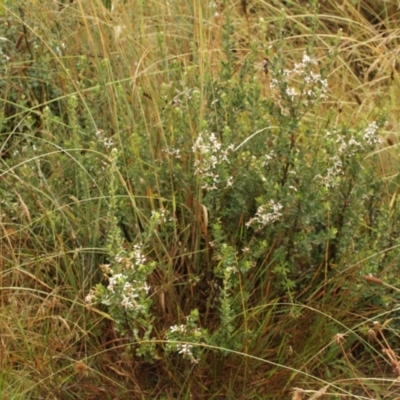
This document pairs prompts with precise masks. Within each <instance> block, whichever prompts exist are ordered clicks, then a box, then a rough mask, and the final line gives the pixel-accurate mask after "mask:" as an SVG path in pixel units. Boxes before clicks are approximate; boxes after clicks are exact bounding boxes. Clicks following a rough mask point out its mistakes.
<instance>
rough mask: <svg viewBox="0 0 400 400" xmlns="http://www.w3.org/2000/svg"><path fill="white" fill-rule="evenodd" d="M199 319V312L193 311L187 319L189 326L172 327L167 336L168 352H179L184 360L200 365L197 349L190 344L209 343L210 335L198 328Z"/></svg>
mask: <svg viewBox="0 0 400 400" xmlns="http://www.w3.org/2000/svg"><path fill="white" fill-rule="evenodd" d="M198 318H199V312H198V310H193V311H192V312H191V313H190V314H189V316H188V317H187V318H186V319H187V324H186V325H185V324H179V325H173V326H170V328H169V330H168V331H167V332H166V334H165V336H166V339H167V341H168V342H169V343H168V345H167V348H166V349H167V351H170V352H178V353H179V354H181V355H182V357H183V358H184V359H187V360H189V361H190V362H191V363H198V359H197V357H196V353H197V350H198V349H197V348H196V347H193V344H190V343H199V342H200V341H207V340H208V334H207V332H206V331H205V330H204V329H201V328H199V327H198V326H197V321H198Z"/></svg>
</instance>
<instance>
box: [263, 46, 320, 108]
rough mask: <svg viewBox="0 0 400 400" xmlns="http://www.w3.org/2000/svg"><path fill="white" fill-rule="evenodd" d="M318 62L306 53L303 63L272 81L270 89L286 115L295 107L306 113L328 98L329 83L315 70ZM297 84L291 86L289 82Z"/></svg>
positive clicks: (295, 65)
mask: <svg viewBox="0 0 400 400" xmlns="http://www.w3.org/2000/svg"><path fill="white" fill-rule="evenodd" d="M317 65H318V62H317V61H316V60H315V59H313V58H312V57H310V56H309V55H308V54H306V53H304V54H303V58H302V61H301V63H296V64H294V67H293V69H284V70H283V71H280V75H281V76H277V74H274V75H275V76H274V77H273V78H272V79H271V80H270V87H271V91H272V94H273V97H274V100H275V101H276V103H277V105H278V106H279V107H280V108H281V110H282V111H283V112H284V113H288V112H289V110H290V109H292V108H293V107H295V108H297V107H300V106H301V107H302V108H303V110H302V111H305V110H306V109H307V108H309V107H310V106H313V105H315V104H316V103H317V102H318V101H320V100H324V99H326V98H327V93H328V81H327V80H326V79H324V78H323V77H322V76H321V74H320V73H317V72H314V71H313V70H314V69H315V68H316V67H317ZM289 80H290V81H293V82H297V85H296V86H289V85H288V81H289Z"/></svg>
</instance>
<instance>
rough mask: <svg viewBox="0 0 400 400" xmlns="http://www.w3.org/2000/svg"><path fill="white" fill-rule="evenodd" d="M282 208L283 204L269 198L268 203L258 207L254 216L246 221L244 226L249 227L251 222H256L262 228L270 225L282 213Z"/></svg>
mask: <svg viewBox="0 0 400 400" xmlns="http://www.w3.org/2000/svg"><path fill="white" fill-rule="evenodd" d="M282 208H283V206H282V205H281V204H280V203H276V202H275V201H274V200H270V201H269V202H268V204H264V205H262V206H260V207H258V209H257V212H256V215H255V217H254V218H251V219H250V220H249V221H248V222H247V223H246V226H247V227H250V226H251V225H252V224H254V223H257V224H259V225H260V228H262V227H264V226H267V225H270V224H272V223H273V222H275V221H278V220H279V219H280V218H281V216H282V213H281V212H280V211H281V209H282Z"/></svg>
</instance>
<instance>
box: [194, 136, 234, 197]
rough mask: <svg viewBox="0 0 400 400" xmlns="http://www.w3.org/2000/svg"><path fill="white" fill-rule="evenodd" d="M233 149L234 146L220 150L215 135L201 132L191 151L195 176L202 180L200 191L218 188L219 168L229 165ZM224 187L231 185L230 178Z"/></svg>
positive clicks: (219, 180)
mask: <svg viewBox="0 0 400 400" xmlns="http://www.w3.org/2000/svg"><path fill="white" fill-rule="evenodd" d="M233 149H234V145H230V146H228V147H227V148H226V149H223V148H222V144H221V142H220V141H219V140H218V139H217V137H216V135H215V133H212V132H208V131H205V132H202V133H201V134H200V135H199V136H198V138H197V139H196V141H195V143H194V145H193V147H192V150H193V153H194V154H195V155H196V157H197V158H196V161H195V164H194V166H195V174H196V175H197V176H200V177H201V178H202V179H203V184H202V189H206V190H216V189H218V188H219V187H220V184H221V183H222V182H221V174H220V171H219V167H220V166H221V165H223V164H224V163H227V164H229V158H228V156H229V153H230V152H232V151H233ZM224 185H225V186H231V185H232V177H229V178H228V179H227V180H226V182H225V183H224Z"/></svg>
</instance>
